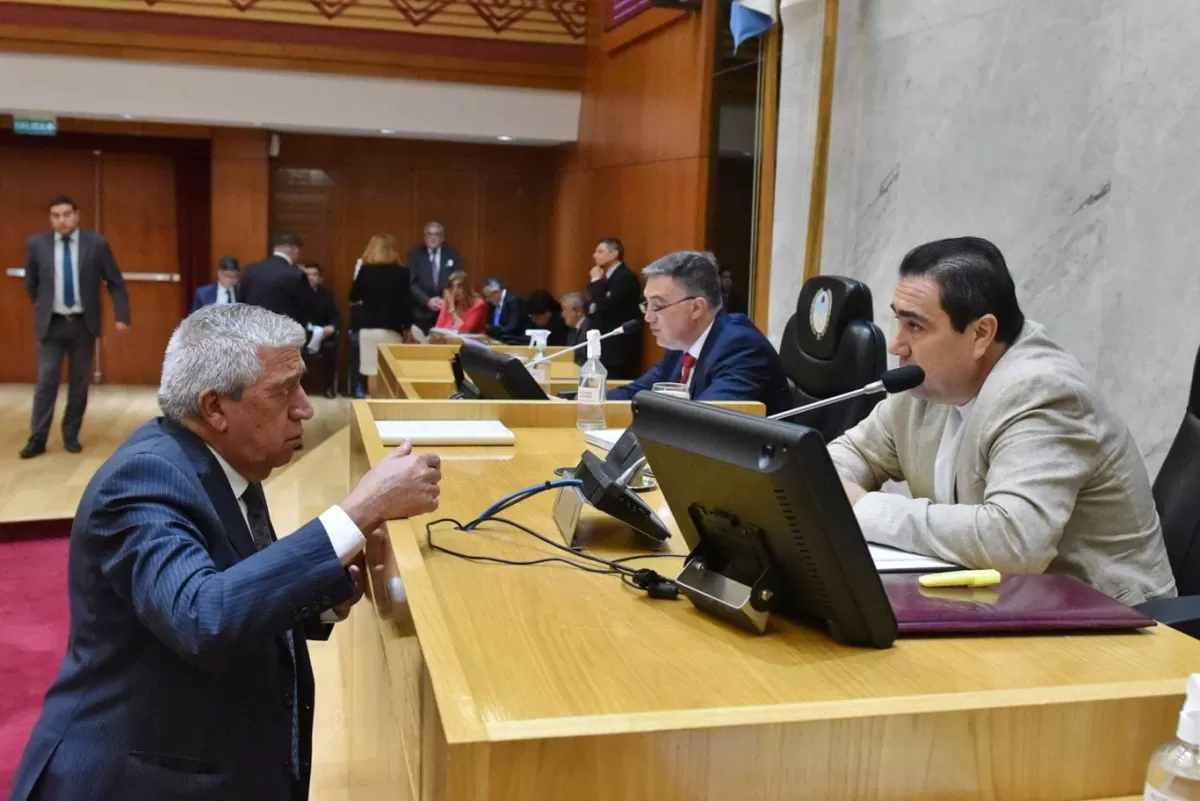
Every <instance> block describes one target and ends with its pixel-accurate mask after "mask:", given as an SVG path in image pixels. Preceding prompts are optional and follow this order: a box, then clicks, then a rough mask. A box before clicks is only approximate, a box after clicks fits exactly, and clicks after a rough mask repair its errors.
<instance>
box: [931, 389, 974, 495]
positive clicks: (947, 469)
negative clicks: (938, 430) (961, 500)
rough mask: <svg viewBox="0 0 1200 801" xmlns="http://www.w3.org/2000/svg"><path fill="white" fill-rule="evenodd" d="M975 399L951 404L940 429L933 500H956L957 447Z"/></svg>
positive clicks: (934, 471) (959, 444) (934, 469)
mask: <svg viewBox="0 0 1200 801" xmlns="http://www.w3.org/2000/svg"><path fill="white" fill-rule="evenodd" d="M974 405H975V399H974V398H972V399H971V400H969V401H967V402H966V403H964V404H963V405H962V406H951V407H950V414H949V415H948V416H947V417H946V427H945V428H943V429H942V441H941V442H940V443H939V444H938V451H937V457H935V459H934V462H933V502H934V503H945V504H953V503H957V502H958V498H957V495H956V494H955V491H954V466H955V464H956V463H957V462H958V449H959V448H960V447H961V446H962V438H963V429H965V428H966V426H967V418H968V417H970V415H971V408H972V407H973V406H974Z"/></svg>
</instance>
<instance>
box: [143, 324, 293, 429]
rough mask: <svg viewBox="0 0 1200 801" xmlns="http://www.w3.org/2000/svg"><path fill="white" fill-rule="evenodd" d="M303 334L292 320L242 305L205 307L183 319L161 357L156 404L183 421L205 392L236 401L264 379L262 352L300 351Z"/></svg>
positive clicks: (169, 418) (164, 412)
mask: <svg viewBox="0 0 1200 801" xmlns="http://www.w3.org/2000/svg"><path fill="white" fill-rule="evenodd" d="M304 339H305V335H304V329H303V328H301V327H300V324H299V323H297V322H296V321H295V320H293V319H292V318H290V317H285V316H284V315H282V314H275V313H274V312H269V311H267V310H266V309H263V308H261V307H259V306H247V305H246V304H244V303H233V304H223V305H212V306H205V307H204V308H202V309H200V310H199V311H197V312H195V313H194V314H192V315H190V316H189V317H187V318H185V319H184V321H183V322H182V323H180V324H179V327H178V328H176V329H175V333H173V334H171V341H170V342H168V343H167V353H166V356H165V357H164V358H163V369H162V380H161V381H160V382H159V385H158V405H159V406H160V407H162V411H163V414H164V415H166V417H167V419H168V420H173V421H174V422H177V423H178V422H181V421H183V420H184V419H185V418H187V417H189V416H191V415H194V414H195V413H196V411H197V409H198V407H197V404H198V402H199V398H200V393H201V392H203V391H204V390H206V389H211V390H214V391H216V392H217V393H219V394H221V395H225V396H227V397H230V398H233V399H234V400H238V399H240V398H241V396H242V391H243V390H245V389H246V387H248V386H250V385H251V384H253V383H254V382H255V381H257V380H258V379H259V378H260V377H261V376H262V360H261V358H260V355H259V351H260V350H261V349H263V348H268V349H274V348H297V349H299V348H301V347H303V346H304Z"/></svg>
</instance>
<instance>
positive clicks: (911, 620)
mask: <svg viewBox="0 0 1200 801" xmlns="http://www.w3.org/2000/svg"><path fill="white" fill-rule="evenodd" d="M880 578H881V579H883V588H884V590H885V591H886V592H887V596H888V600H889V601H891V602H892V609H893V610H894V611H895V613H896V622H897V623H898V624H899V627H900V633H901V634H936V633H940V632H946V633H952V632H957V633H971V632H1037V631H1079V630H1087V629H1141V628H1147V627H1149V626H1154V625H1156V623H1155V622H1154V620H1152V619H1151V618H1148V617H1146V616H1145V615H1143V614H1141V613H1140V612H1137V611H1136V610H1134V609H1131V608H1129V607H1128V606H1126V605H1125V604H1123V603H1121V602H1120V601H1114V600H1113V599H1112V598H1109V597H1108V596H1107V595H1105V594H1104V593H1102V592H1100V591H1099V590H1096V589H1093V588H1091V587H1089V586H1088V585H1086V584H1084V583H1083V582H1082V581H1079V580H1078V579H1075V578H1072V577H1070V576H1064V575H1052V574H1049V573H1043V574H1030V573H1006V574H1004V575H1003V576H1002V577H1001V579H1000V583H999V584H995V585H993V586H991V587H936V588H935V587H922V586H921V585H920V584H919V583H918V582H917V578H918V576H917V574H915V573H886V574H883V575H881V576H880Z"/></svg>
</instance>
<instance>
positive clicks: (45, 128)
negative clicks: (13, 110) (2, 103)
mask: <svg viewBox="0 0 1200 801" xmlns="http://www.w3.org/2000/svg"><path fill="white" fill-rule="evenodd" d="M13 132H14V133H19V134H25V135H27V136H54V135H55V134H57V133H58V120H55V119H48V120H35V119H29V118H26V117H13Z"/></svg>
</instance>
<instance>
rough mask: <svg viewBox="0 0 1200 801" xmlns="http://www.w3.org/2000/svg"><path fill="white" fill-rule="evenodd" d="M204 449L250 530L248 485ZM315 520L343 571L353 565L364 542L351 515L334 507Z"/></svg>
mask: <svg viewBox="0 0 1200 801" xmlns="http://www.w3.org/2000/svg"><path fill="white" fill-rule="evenodd" d="M205 447H207V448H208V450H209V453H211V454H212V455H213V456H215V457H217V464H219V465H221V471H222V472H224V473H225V480H226V481H228V482H229V489H231V490H233V496H234V497H235V498H237V504H238V510H239V511H240V512H241V513H242V520H244V521H245V522H246V529H247V530H249V528H250V517H249V515H248V514H247V513H246V502H245V501H244V500H243V499H242V496H243V495H244V494H245V493H246V490H247V488H249V486H250V482H249V481H247V480H246V479H245V478H243V477H242V474H241V473H239V472H238V471H237V470H234V469H233V465H231V464H229V462H227V461H225V458H224V457H223V456H221V454H219V453H217V452H216V451H215V450H213V449H212V448H211V447H209V446H208V445H205ZM317 519H318V520H320V521H321V525H322V526H324V527H325V533H326V534H327V535H328V536H329V544H330V545H332V546H333V551H334V553H336V554H337V556H338V560H339V561H341V563H342V566H343V567H345V566H346V565H348V564H350V563H351V562H352V561H354V557H356V556H358V552H359V551H361V550H362V549H363V546H364V545H366V543H367V540H366V538H365V537H364V536H363V533H362V532H361V531H359V530H358V526H356V525H354V521H353V520H351V519H350V515H348V514H346V512H345V510H343V509H342V507H340V506H337V505H334V506H330V507H329V508H328V509H326V510H325V511H324V512H323V513H322V514H321V516H320V517H318V518H317ZM363 578H364V579H365V578H366V577H365V576H364V577H363ZM341 619H342V618H340V617H338V614H337V612H335V611H334V610H332V609H326V610H325V611H324V612H322V613H321V622H322V623H337V622H338V621H340V620H341Z"/></svg>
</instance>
